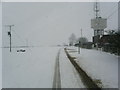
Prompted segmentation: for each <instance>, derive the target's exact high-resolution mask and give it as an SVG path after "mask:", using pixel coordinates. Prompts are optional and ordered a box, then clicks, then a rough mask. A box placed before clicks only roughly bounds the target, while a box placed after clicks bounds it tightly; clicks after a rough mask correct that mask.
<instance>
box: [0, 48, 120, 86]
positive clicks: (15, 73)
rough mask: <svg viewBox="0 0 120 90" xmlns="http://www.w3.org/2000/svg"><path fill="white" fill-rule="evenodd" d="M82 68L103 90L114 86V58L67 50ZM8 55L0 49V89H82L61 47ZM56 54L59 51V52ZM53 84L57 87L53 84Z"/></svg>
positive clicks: (27, 50)
mask: <svg viewBox="0 0 120 90" xmlns="http://www.w3.org/2000/svg"><path fill="white" fill-rule="evenodd" d="M67 48H69V49H70V50H68V52H69V54H70V55H71V56H72V57H75V58H76V59H75V60H76V62H77V63H78V64H79V65H80V67H82V69H83V70H84V71H85V72H86V73H87V74H88V75H89V76H90V77H91V78H92V79H93V80H94V81H95V82H96V83H97V84H99V85H101V86H102V87H103V88H117V87H118V59H117V58H118V57H117V56H115V55H111V54H108V53H105V52H101V51H96V50H88V49H82V50H81V53H80V54H77V48H76V47H67ZM16 50H17V49H16V48H14V49H12V53H10V52H9V49H8V48H3V62H2V88H53V87H61V88H85V86H84V84H83V82H82V80H81V78H80V76H79V74H78V72H77V71H76V69H75V68H74V66H73V65H72V63H71V62H70V60H69V59H68V57H67V56H66V53H65V51H64V47H34V48H27V49H26V52H16ZM59 51H60V52H59ZM56 83H57V84H56Z"/></svg>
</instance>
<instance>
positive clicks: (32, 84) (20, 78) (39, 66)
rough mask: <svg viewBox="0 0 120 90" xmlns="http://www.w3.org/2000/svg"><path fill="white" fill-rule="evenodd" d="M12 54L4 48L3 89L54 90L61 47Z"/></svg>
mask: <svg viewBox="0 0 120 90" xmlns="http://www.w3.org/2000/svg"><path fill="white" fill-rule="evenodd" d="M16 50H17V49H16V48H14V49H12V53H10V52H9V49H8V48H3V63H2V67H3V70H2V75H3V76H2V78H3V80H2V84H3V85H2V86H3V88H52V84H53V76H54V65H55V59H56V55H57V52H58V50H59V47H36V48H27V49H26V52H16Z"/></svg>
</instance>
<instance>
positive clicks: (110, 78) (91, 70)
mask: <svg viewBox="0 0 120 90" xmlns="http://www.w3.org/2000/svg"><path fill="white" fill-rule="evenodd" d="M71 49H74V50H68V51H69V53H70V55H71V56H73V57H77V59H76V62H77V63H78V64H79V65H80V67H81V68H82V69H83V70H84V71H86V72H87V74H88V75H89V76H90V77H91V78H92V79H93V80H100V81H101V82H102V84H100V83H99V85H100V86H101V87H103V88H118V56H115V55H112V54H110V53H106V52H102V51H97V50H92V49H81V53H80V54H78V53H77V52H75V51H77V48H76V47H71Z"/></svg>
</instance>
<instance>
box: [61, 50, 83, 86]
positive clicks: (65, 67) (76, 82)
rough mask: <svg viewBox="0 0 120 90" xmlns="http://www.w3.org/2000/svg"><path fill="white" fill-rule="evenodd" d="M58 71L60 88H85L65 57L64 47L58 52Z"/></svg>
mask: <svg viewBox="0 0 120 90" xmlns="http://www.w3.org/2000/svg"><path fill="white" fill-rule="evenodd" d="M59 60H60V73H61V87H62V88H85V86H84V85H83V83H82V82H81V79H80V77H79V75H78V72H77V71H76V70H75V68H74V67H73V65H72V64H71V62H70V61H69V59H68V58H67V56H66V54H65V52H64V49H61V53H60V58H59Z"/></svg>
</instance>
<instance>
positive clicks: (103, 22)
mask: <svg viewBox="0 0 120 90" xmlns="http://www.w3.org/2000/svg"><path fill="white" fill-rule="evenodd" d="M94 13H95V17H94V18H93V19H91V28H93V30H94V37H93V43H94V44H98V43H99V38H100V36H102V35H104V29H105V28H106V27H107V19H106V18H102V17H101V16H100V3H99V2H95V3H94Z"/></svg>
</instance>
